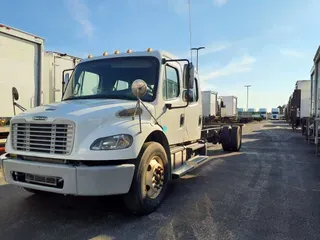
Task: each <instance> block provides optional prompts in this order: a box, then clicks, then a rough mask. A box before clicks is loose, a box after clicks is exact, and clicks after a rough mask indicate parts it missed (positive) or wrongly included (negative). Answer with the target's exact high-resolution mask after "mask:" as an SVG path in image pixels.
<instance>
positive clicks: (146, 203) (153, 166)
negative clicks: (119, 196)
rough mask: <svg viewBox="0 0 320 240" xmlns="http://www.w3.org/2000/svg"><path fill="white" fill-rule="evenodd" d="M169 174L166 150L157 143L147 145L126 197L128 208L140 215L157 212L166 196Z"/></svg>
mask: <svg viewBox="0 0 320 240" xmlns="http://www.w3.org/2000/svg"><path fill="white" fill-rule="evenodd" d="M169 174H170V172H169V164H168V158H167V154H166V152H165V150H164V148H163V147H162V146H161V145H160V144H159V143H157V142H148V143H145V144H144V145H143V147H142V150H141V152H140V154H139V157H138V159H136V168H135V173H134V177H133V180H132V184H131V188H130V190H129V192H128V193H127V194H126V195H125V196H124V202H125V205H126V206H127V208H128V209H129V210H130V211H131V212H133V213H135V214H138V215H144V214H148V213H151V212H153V211H155V210H156V209H157V207H158V206H159V205H160V204H161V202H162V200H163V198H164V196H165V192H166V189H167V186H168V181H169V176H170V175H169Z"/></svg>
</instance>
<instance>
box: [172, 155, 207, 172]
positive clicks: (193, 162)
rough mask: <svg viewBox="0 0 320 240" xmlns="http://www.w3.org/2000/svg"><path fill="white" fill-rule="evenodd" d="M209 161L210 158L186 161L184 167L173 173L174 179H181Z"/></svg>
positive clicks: (196, 157)
mask: <svg viewBox="0 0 320 240" xmlns="http://www.w3.org/2000/svg"><path fill="white" fill-rule="evenodd" d="M207 159H208V156H201V155H198V156H195V157H193V158H191V159H189V160H188V161H186V162H185V163H184V164H183V165H182V166H180V167H178V168H177V169H174V170H173V171H172V178H180V177H182V176H183V175H185V174H187V173H188V172H191V171H192V170H193V169H195V168H197V167H198V166H199V165H200V164H201V163H202V162H204V161H205V160H207Z"/></svg>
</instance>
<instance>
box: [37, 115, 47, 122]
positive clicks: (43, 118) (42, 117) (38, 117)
mask: <svg viewBox="0 0 320 240" xmlns="http://www.w3.org/2000/svg"><path fill="white" fill-rule="evenodd" d="M47 118H48V117H46V116H34V117H33V120H42V121H45V120H47Z"/></svg>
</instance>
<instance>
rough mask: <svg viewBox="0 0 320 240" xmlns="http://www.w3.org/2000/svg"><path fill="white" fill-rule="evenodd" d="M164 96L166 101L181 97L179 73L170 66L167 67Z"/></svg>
mask: <svg viewBox="0 0 320 240" xmlns="http://www.w3.org/2000/svg"><path fill="white" fill-rule="evenodd" d="M162 95H163V99H164V100H169V99H173V98H176V97H178V96H179V76H178V71H177V70H176V69H175V68H173V67H170V66H168V65H167V66H166V67H165V73H164V79H163V92H162Z"/></svg>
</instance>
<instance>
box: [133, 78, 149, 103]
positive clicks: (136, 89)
mask: <svg viewBox="0 0 320 240" xmlns="http://www.w3.org/2000/svg"><path fill="white" fill-rule="evenodd" d="M131 91H132V93H133V95H134V96H136V97H137V98H139V99H140V98H142V97H143V96H144V95H145V94H146V92H147V84H146V82H145V81H143V80H142V79H136V80H134V82H133V83H132V85H131Z"/></svg>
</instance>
